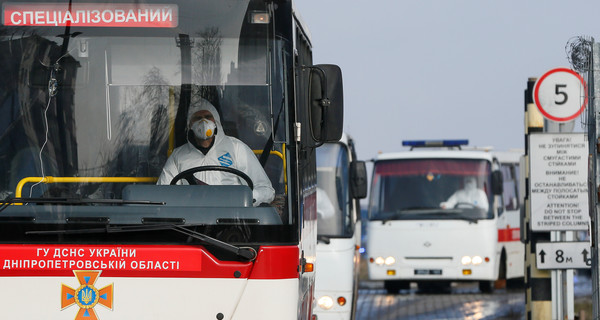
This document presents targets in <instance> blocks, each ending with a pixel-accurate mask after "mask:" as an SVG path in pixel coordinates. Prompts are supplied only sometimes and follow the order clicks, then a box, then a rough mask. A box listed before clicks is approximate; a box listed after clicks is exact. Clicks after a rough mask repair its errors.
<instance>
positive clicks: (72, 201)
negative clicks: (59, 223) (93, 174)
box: [0, 198, 166, 212]
mask: <svg viewBox="0 0 600 320" xmlns="http://www.w3.org/2000/svg"><path fill="white" fill-rule="evenodd" d="M15 203H21V204H25V203H35V204H65V205H93V204H116V205H123V204H146V205H165V204H166V202H162V201H150V200H122V199H87V198H86V199H84V198H8V199H4V200H2V201H1V202H0V212H1V211H2V210H4V209H6V208H8V207H9V206H10V205H11V204H15Z"/></svg>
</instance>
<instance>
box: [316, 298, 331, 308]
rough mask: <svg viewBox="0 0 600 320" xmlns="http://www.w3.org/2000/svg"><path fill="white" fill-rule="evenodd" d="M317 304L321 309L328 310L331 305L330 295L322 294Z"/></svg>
mask: <svg viewBox="0 0 600 320" xmlns="http://www.w3.org/2000/svg"><path fill="white" fill-rule="evenodd" d="M317 304H318V305H319V307H320V308H321V309H325V310H329V309H331V308H332V307H333V299H332V298H331V297H330V296H322V297H321V298H319V301H317Z"/></svg>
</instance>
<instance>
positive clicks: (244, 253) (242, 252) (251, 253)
mask: <svg viewBox="0 0 600 320" xmlns="http://www.w3.org/2000/svg"><path fill="white" fill-rule="evenodd" d="M194 226H197V225H176V224H163V225H139V226H123V227H116V226H106V227H104V228H89V229H72V230H47V231H27V232H25V234H27V235H51V234H61V235H62V234H91V233H118V232H141V231H160V230H173V231H176V232H179V233H183V234H185V235H187V236H190V237H192V238H194V239H198V240H200V241H202V242H204V243H206V244H209V245H213V246H215V247H217V248H220V249H223V250H225V251H228V252H231V253H233V254H235V255H237V256H239V257H242V258H244V259H247V260H249V261H253V260H254V259H256V255H257V253H256V250H254V248H251V247H236V246H234V245H232V244H229V243H227V242H223V241H221V240H218V239H215V238H212V237H209V236H207V235H205V234H202V233H200V232H196V231H193V230H190V229H188V228H186V227H194Z"/></svg>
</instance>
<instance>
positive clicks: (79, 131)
mask: <svg viewBox="0 0 600 320" xmlns="http://www.w3.org/2000/svg"><path fill="white" fill-rule="evenodd" d="M271 15H272V5H270V4H268V3H265V2H264V1H253V0H223V1H212V0H194V1H177V2H171V3H170V2H169V1H154V0H150V1H144V0H142V1H129V2H127V1H125V2H122V1H119V2H112V1H68V2H65V1H46V2H45V1H39V0H36V1H19V2H17V1H15V2H9V3H4V4H3V25H2V26H1V27H0V47H1V48H0V60H1V61H2V63H1V64H0V70H1V71H0V72H1V74H2V78H1V79H0V99H1V100H0V112H1V113H2V117H1V119H0V197H1V198H2V199H14V198H15V197H22V198H43V199H48V198H51V199H79V200H81V199H84V200H90V199H92V200H94V199H97V200H98V201H97V202H93V205H91V206H90V205H87V206H73V205H67V206H63V205H61V204H59V205H56V204H55V203H49V202H37V203H29V204H28V205H24V206H21V205H14V206H10V207H9V208H4V210H3V212H2V214H3V215H5V216H11V217H13V218H15V219H16V220H15V219H12V220H11V221H12V222H11V223H14V222H15V221H35V222H36V223H42V221H46V223H47V224H49V225H53V227H51V228H50V229H52V228H63V227H60V226H59V227H56V225H64V224H66V223H68V220H69V219H65V215H78V217H79V218H80V219H82V218H86V219H87V218H92V217H96V218H100V220H98V219H96V220H95V221H96V223H97V222H98V221H110V223H111V224H112V223H122V224H139V223H143V222H144V221H146V222H147V221H148V220H149V219H148V217H152V218H153V219H158V221H161V220H160V219H167V218H169V219H174V220H167V221H180V222H185V223H195V224H198V225H202V226H206V225H215V224H219V222H218V221H220V224H222V225H238V224H257V225H262V224H271V225H273V224H290V223H292V220H293V219H291V218H289V217H285V215H286V213H285V207H283V206H282V207H279V208H271V207H269V208H264V209H263V208H252V205H250V208H247V209H248V210H252V209H254V210H256V211H257V212H258V211H260V210H261V209H262V210H267V209H268V210H271V211H277V212H276V213H277V214H278V215H280V216H281V220H277V219H275V220H269V219H265V218H264V217H258V216H257V217H252V218H250V219H247V220H244V218H245V215H244V213H243V212H242V211H241V210H227V212H226V213H225V212H224V211H225V209H221V210H222V211H223V212H224V213H223V214H219V213H218V212H217V213H215V212H216V211H219V210H216V211H215V210H213V211H212V212H211V215H208V214H206V213H202V212H201V210H200V211H198V210H196V211H193V210H189V209H188V211H185V210H183V211H182V210H179V211H176V212H178V213H177V214H175V215H173V213H172V212H167V211H165V209H164V208H163V209H162V210H163V211H160V208H158V209H156V208H155V207H157V206H153V207H152V208H153V209H150V208H145V209H140V208H141V207H143V206H144V204H143V203H142V204H140V203H134V204H128V203H125V204H124V205H125V206H123V205H119V202H118V201H116V200H127V199H128V198H126V196H125V192H124V189H125V188H126V187H127V186H128V185H131V184H139V183H142V184H143V183H145V184H148V185H153V184H154V183H155V182H156V178H157V177H158V176H159V175H160V173H161V170H162V167H163V165H164V164H165V161H166V159H167V158H168V157H169V155H170V154H171V152H172V151H173V149H175V148H177V147H179V146H181V145H183V144H185V143H186V141H187V139H188V134H189V132H188V131H187V130H186V125H187V119H186V117H187V110H188V107H189V105H190V101H194V100H195V99H197V98H198V97H201V98H203V99H205V100H207V101H209V102H210V103H212V104H213V105H214V106H215V108H216V109H217V111H218V112H219V115H220V118H221V123H222V125H223V130H224V131H225V132H224V133H225V134H227V135H229V136H232V137H235V138H237V139H239V140H241V141H242V142H244V143H245V144H246V145H248V146H249V147H250V149H252V150H253V151H254V153H255V154H256V156H257V157H260V155H261V154H262V153H263V150H266V152H267V153H269V152H270V154H271V155H270V156H269V157H267V158H266V161H265V162H264V163H263V167H264V169H265V172H266V173H267V175H268V177H269V179H270V180H271V183H272V186H273V188H274V189H275V198H276V199H279V198H282V199H283V198H285V197H286V195H285V193H286V190H287V188H286V186H285V183H286V172H285V159H284V156H283V155H284V154H285V152H283V148H284V145H285V142H286V133H285V128H286V123H285V122H286V119H287V110H286V109H285V108H284V105H285V102H284V101H286V97H285V90H286V88H287V85H286V84H284V82H285V81H288V79H287V77H286V76H285V75H283V71H280V72H277V71H276V70H286V69H285V68H283V67H282V66H283V64H285V63H287V62H286V60H291V59H289V57H287V54H288V53H287V52H289V51H291V50H289V49H286V48H287V46H289V45H288V44H287V43H286V42H285V40H282V39H281V38H280V37H279V38H278V37H275V35H274V34H273V30H274V28H273V23H274V22H273V21H272V20H273V19H272V16H271ZM270 141H271V142H274V143H270ZM270 145H272V147H270V148H269V147H266V148H265V146H270ZM44 177H53V178H63V179H62V180H60V179H54V180H51V179H46V180H42V179H41V178H44ZM87 177H94V178H97V179H96V180H93V181H92V180H91V179H87ZM64 178H69V179H64ZM113 178H120V179H113ZM24 179H25V180H24ZM27 179H29V180H27ZM111 179H113V180H111ZM128 179H129V180H128ZM52 182H54V183H52ZM134 193H135V192H133V193H127V194H134ZM151 194H152V193H150V194H149V195H148V196H147V197H151ZM159 194H160V193H159ZM208 194H210V192H208ZM140 197H141V198H140ZM207 197H208V198H210V199H212V201H213V202H218V200H219V199H221V200H226V199H227V197H224V196H219V197H214V196H210V195H208V196H207ZM135 199H136V200H140V199H142V200H148V201H152V200H156V199H152V198H149V199H145V198H144V197H143V196H139V197H137V198H135ZM100 200H102V201H105V202H106V203H108V204H109V205H105V204H103V203H102V201H100ZM108 200H115V201H112V202H111V201H108ZM251 200H252V199H251V198H250V202H251ZM198 201H200V200H198ZM159 202H160V201H159ZM225 202H227V201H225ZM206 203H209V202H206ZM71 204H72V203H71ZM77 204H81V201H80V202H78V203H77ZM115 204H118V206H116V205H115ZM128 205H129V206H128ZM167 205H169V203H167ZM183 205H184V206H194V205H195V204H193V203H192V204H189V203H188V204H183ZM206 205H207V206H208V205H210V206H213V207H215V206H216V207H219V204H218V203H217V204H212V202H210V203H209V204H206ZM229 205H231V206H236V205H235V204H231V203H229ZM49 206H51V207H52V208H51V209H48V208H47V207H49ZM158 206H162V207H164V204H162V205H158ZM42 208H46V209H42ZM202 214H204V216H202ZM207 216H208V217H211V218H203V217H207ZM40 217H43V219H41V218H40ZM144 218H146V220H144ZM28 219H31V220H28ZM103 219H104V220H103ZM219 219H220V220H219ZM73 221H74V220H73V219H71V222H73ZM81 221H84V222H85V221H88V220H85V219H84V220H81ZM0 223H3V222H2V220H1V219H0ZM107 223H108V222H107ZM83 224H84V225H87V223H83ZM211 230H216V231H214V233H215V234H216V233H222V232H223V230H219V229H218V228H217V229H215V228H213V229H211ZM264 231H265V230H262V232H260V233H261V234H262V235H261V236H260V237H259V238H252V236H247V237H242V238H239V239H238V241H240V242H243V241H267V242H272V241H289V240H290V239H291V238H290V237H293V236H290V235H289V234H293V233H292V232H289V230H288V229H285V232H283V231H282V232H280V233H278V232H264ZM254 234H259V232H255V233H254ZM5 237H8V236H5ZM269 237H271V238H269ZM240 239H241V240H240ZM32 241H35V240H32ZM107 241H108V240H107ZM132 241H140V239H139V238H138V239H137V240H132ZM141 241H145V240H143V239H142V240H141Z"/></svg>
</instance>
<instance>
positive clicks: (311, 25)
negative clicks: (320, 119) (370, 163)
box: [295, 0, 600, 160]
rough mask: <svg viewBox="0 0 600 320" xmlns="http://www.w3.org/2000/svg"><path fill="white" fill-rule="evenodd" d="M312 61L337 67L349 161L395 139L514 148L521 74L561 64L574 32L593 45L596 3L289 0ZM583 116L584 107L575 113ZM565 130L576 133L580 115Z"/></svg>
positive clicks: (598, 33)
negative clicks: (305, 32) (351, 144)
mask: <svg viewBox="0 0 600 320" xmlns="http://www.w3.org/2000/svg"><path fill="white" fill-rule="evenodd" d="M295 6H296V9H297V10H298V12H299V13H300V16H301V17H302V19H303V21H304V22H305V23H306V25H307V26H308V29H309V31H310V33H311V35H312V43H313V62H314V63H315V64H319V63H331V64H337V65H339V66H340V67H341V69H342V74H343V82H344V129H345V131H346V132H347V133H349V134H350V135H351V136H352V137H353V139H354V141H355V144H356V148H357V154H358V158H359V159H361V160H369V159H373V158H374V157H375V156H376V155H377V154H378V153H379V152H397V151H405V150H407V149H406V148H405V147H402V140H415V139H433V140H439V139H468V140H469V142H470V146H477V147H493V148H494V150H499V151H504V150H509V149H514V148H517V149H523V148H524V141H525V140H524V139H525V138H524V90H525V89H526V86H527V80H528V78H530V77H536V78H539V77H541V76H542V75H543V74H544V73H545V72H547V71H549V70H551V69H554V68H557V67H569V68H570V67H571V66H570V63H569V61H568V59H567V53H566V50H565V47H566V45H567V43H568V42H569V41H570V40H573V38H574V37H580V36H584V37H593V38H595V40H596V41H600V1H597V0H585V1H584V0H570V1H556V0H535V1H534V0H527V1H524V0H456V1H455V0H413V1H404V0H376V1H355V0H345V1H343V0H298V1H296V3H295ZM584 114H585V112H584ZM575 121H576V123H575V131H581V130H583V129H582V125H581V123H582V121H584V119H583V118H582V117H580V118H577V119H576V120H575Z"/></svg>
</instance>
